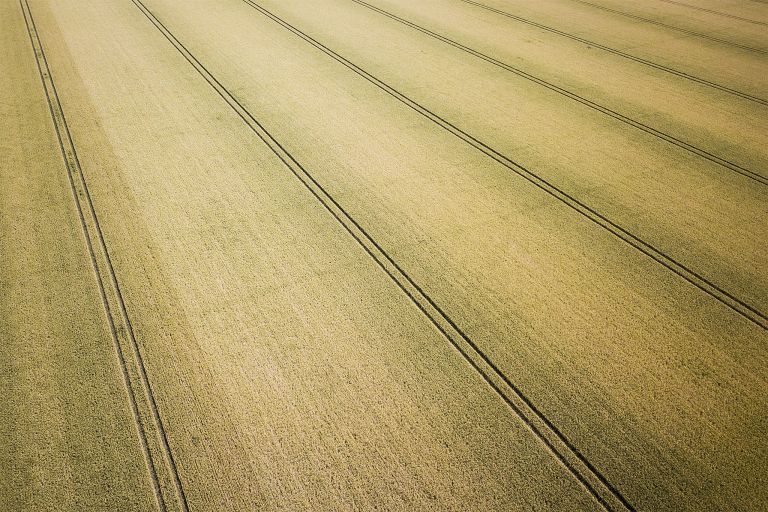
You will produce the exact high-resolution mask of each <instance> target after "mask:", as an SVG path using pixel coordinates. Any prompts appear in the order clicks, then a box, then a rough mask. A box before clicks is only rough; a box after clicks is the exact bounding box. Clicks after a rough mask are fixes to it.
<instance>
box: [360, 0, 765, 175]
mask: <svg viewBox="0 0 768 512" xmlns="http://www.w3.org/2000/svg"><path fill="white" fill-rule="evenodd" d="M351 1H352V2H355V3H356V4H359V5H361V6H363V7H366V8H368V9H371V10H372V11H374V12H377V13H379V14H381V15H383V16H386V17H388V18H390V19H392V20H394V21H397V22H398V23H401V24H403V25H405V26H407V27H411V28H413V29H415V30H418V31H419V32H422V33H424V34H426V35H428V36H430V37H432V38H434V39H437V40H439V41H442V42H444V43H446V44H448V45H450V46H453V47H454V48H457V49H459V50H461V51H463V52H465V53H468V54H470V55H472V56H474V57H477V58H478V59H482V60H484V61H485V62H488V63H489V64H492V65H494V66H497V67H499V68H501V69H504V70H505V71H509V72H510V73H513V74H515V75H517V76H519V77H521V78H524V79H526V80H528V81H530V82H533V83H535V84H537V85H540V86H542V87H546V88H547V89H549V90H551V91H554V92H556V93H557V94H560V95H561V96H565V97H566V98H569V99H571V100H573V101H577V102H579V103H581V104H582V105H585V106H587V107H589V108H591V109H593V110H596V111H598V112H600V113H602V114H605V115H607V116H609V117H612V118H613V119H616V120H618V121H621V122H622V123H624V124H627V125H629V126H632V127H633V128H637V129H638V130H641V131H643V132H645V133H648V134H650V135H652V136H654V137H656V138H658V139H661V140H663V141H665V142H668V143H669V144H672V145H675V146H677V147H679V148H681V149H684V150H685V151H688V152H689V153H693V154H694V155H696V156H698V157H701V158H704V159H706V160H709V161H710V162H713V163H715V164H717V165H719V166H721V167H725V168H726V169H728V170H731V171H733V172H736V173H738V174H741V175H742V176H746V177H747V178H750V179H752V180H754V181H757V182H758V183H762V184H763V185H768V177H766V176H763V175H761V174H759V173H757V172H754V171H751V170H749V169H747V168H745V167H742V166H740V165H738V164H736V163H734V162H731V161H729V160H726V159H725V158H722V157H719V156H717V155H714V154H712V153H710V152H709V151H707V150H704V149H701V148H699V147H697V146H695V145H693V144H689V143H688V142H685V141H683V140H681V139H678V138H677V137H674V136H672V135H669V134H667V133H664V132H662V131H660V130H657V129H655V128H653V127H651V126H648V125H646V124H643V123H641V122H640V121H636V120H634V119H632V118H630V117H627V116H625V115H623V114H621V113H619V112H617V111H615V110H613V109H611V108H608V107H606V106H604V105H600V104H599V103H596V102H594V101H592V100H589V99H587V98H585V97H583V96H580V95H578V94H576V93H574V92H571V91H569V90H567V89H564V88H562V87H559V86H557V85H555V84H553V83H551V82H547V81H546V80H544V79H542V78H539V77H537V76H535V75H531V74H530V73H527V72H526V71H523V70H522V69H520V68H516V67H514V66H512V65H510V64H507V63H505V62H503V61H500V60H498V59H495V58H493V57H491V56H490V55H487V54H485V53H482V52H479V51H477V50H475V49H474V48H470V47H469V46H465V45H463V44H461V43H459V42H457V41H454V40H453V39H450V38H448V37H446V36H444V35H442V34H438V33H437V32H433V31H431V30H429V29H427V28H424V27H422V26H421V25H418V24H416V23H413V22H412V21H409V20H407V19H405V18H401V17H400V16H397V15H395V14H393V13H391V12H389V11H385V10H384V9H381V8H379V7H376V6H375V5H372V4H369V3H368V2H365V1H363V0H351Z"/></svg>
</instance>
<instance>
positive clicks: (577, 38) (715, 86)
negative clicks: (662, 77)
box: [460, 0, 768, 106]
mask: <svg viewBox="0 0 768 512" xmlns="http://www.w3.org/2000/svg"><path fill="white" fill-rule="evenodd" d="M460 1H462V2H464V3H467V4H470V5H474V6H475V7H478V8H480V9H485V10H487V11H490V12H493V13H495V14H498V15H500V16H505V17H507V18H510V19H513V20H515V21H519V22H520V23H525V24H526V25H530V26H532V27H536V28H538V29H541V30H544V31H546V32H551V33H552V34H557V35H559V36H562V37H566V38H568V39H572V40H573V41H578V42H580V43H583V44H585V45H587V46H591V47H594V48H598V49H600V50H603V51H605V52H608V53H612V54H614V55H618V56H619V57H623V58H625V59H629V60H632V61H635V62H638V63H640V64H643V65H646V66H649V67H652V68H654V69H658V70H659V71H664V72H666V73H670V74H672V75H675V76H677V77H680V78H684V79H686V80H690V81H692V82H696V83H698V84H701V85H704V86H707V87H711V88H713V89H717V90H719V91H722V92H725V93H728V94H733V95H734V96H738V97H740V98H742V99H745V100H748V101H754V102H755V103H759V104H761V105H765V106H768V99H765V98H760V97H758V96H754V95H752V94H748V93H745V92H742V91H739V90H736V89H732V88H730V87H727V86H725V85H721V84H718V83H716V82H712V81H711V80H707V79H705V78H701V77H698V76H695V75H691V74H689V73H686V72H685V71H680V70H677V69H674V68H671V67H669V66H665V65H664V64H659V63H658V62H654V61H651V60H648V59H643V58H641V57H638V56H636V55H632V54H630V53H626V52H623V51H621V50H618V49H616V48H612V47H610V46H606V45H603V44H600V43H598V42H595V41H592V40H590V39H585V38H583V37H580V36H577V35H575V34H571V33H569V32H564V31H562V30H559V29H556V28H554V27H550V26H548V25H544V24H542V23H538V22H536V21H533V20H529V19H527V18H523V17H521V16H517V15H516V14H512V13H510V12H507V11H502V10H501V9H496V8H495V7H491V6H489V5H486V4H482V3H480V2H475V1H474V0H460Z"/></svg>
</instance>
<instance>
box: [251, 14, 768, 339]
mask: <svg viewBox="0 0 768 512" xmlns="http://www.w3.org/2000/svg"><path fill="white" fill-rule="evenodd" d="M243 1H244V2H245V3H246V4H248V5H250V6H251V7H253V8H254V9H256V10H257V11H259V12H260V13H261V14H263V15H264V16H266V17H268V18H269V19H271V20H272V21H274V22H276V23H278V24H279V25H281V26H282V27H283V28H285V29H287V30H289V31H290V32H292V33H293V34H295V35H296V36H298V37H300V38H301V39H303V40H304V41H306V42H307V43H309V44H311V45H312V46H314V47H315V48H317V49H318V50H320V51H321V52H323V53H325V54H326V55H328V56H329V57H331V58H333V59H334V60H336V61H337V62H339V63H340V64H342V65H343V66H345V67H347V68H348V69H350V70H352V71H354V72H355V73H356V74H358V75H360V76H361V77H362V78H364V79H366V80H367V81H369V82H370V83H372V84H373V85H375V86H376V87H378V88H379V89H381V90H383V91H384V92H386V93H387V94H389V95H390V96H392V97H394V98H395V99H397V100H398V101H400V102H401V103H403V104H405V105H407V106H408V107H410V108H411V109H413V110H415V111H416V112H418V113H419V114H421V115H422V116H424V117H426V118H427V119H429V120H430V121H432V122H433V123H435V124H437V125H438V126H440V127H442V128H443V129H445V130H446V131H448V132H450V133H451V134H453V135H455V136H456V137H458V138H459V139H461V140H463V141H464V142H465V143H467V144H469V145H470V146H472V147H474V148H475V149H477V150H478V151H480V152H482V153H484V154H485V155H487V156H488V157H490V158H492V159H493V160H495V161H496V162H498V163H500V164H501V165H503V166H504V167H506V168H507V169H509V170H510V171H512V172H514V173H515V174H517V175H518V176H520V177H522V178H524V179H525V180H527V181H529V182H530V183H532V184H533V185H535V186H536V187H538V188H539V189H541V190H543V191H544V192H546V193H547V194H549V195H550V196H552V197H554V198H555V199H557V200H558V201H560V202H562V203H564V204H565V205H567V206H568V207H570V208H571V209H573V210H575V211H576V212H578V213H579V214H581V215H583V216H584V217H586V218H587V219H589V220H591V221H592V222H594V223H595V224H597V225H598V226H600V227H602V228H604V229H605V230H607V231H609V232H610V233H612V234H613V235H615V236H616V237H618V238H620V239H621V240H622V241H623V242H625V243H627V244H629V245H631V246H632V247H634V248H635V249H637V250H638V251H640V252H642V253H643V254H645V255H646V256H648V257H649V258H651V259H653V260H654V261H656V262H657V263H659V264H661V265H662V266H664V267H665V268H667V269H668V270H670V271H672V272H674V273H675V274H677V275H678V276H680V277H681V278H683V279H685V280H686V281H688V282H689V283H691V284H692V285H694V286H695V287H697V288H699V289H700V290H701V291H703V292H705V293H707V294H708V295H710V296H711V297H713V298H715V299H716V300H718V301H720V302H721V303H723V304H724V305H726V306H728V307H729V308H731V309H732V310H734V311H735V312H737V313H739V314H740V315H741V316H743V317H744V318H746V319H748V320H750V321H751V322H753V323H755V324H756V325H758V326H760V327H762V328H763V329H766V330H768V316H767V315H766V314H765V313H763V312H762V311H759V310H758V309H757V308H755V307H754V306H751V305H750V304H747V303H746V302H744V301H742V300H741V299H739V298H738V297H736V296H734V295H733V294H731V293H729V292H728V291H726V290H724V289H723V288H721V287H719V286H718V285H716V284H714V283H713V282H712V281H710V280H709V279H707V278H706V277H704V276H702V275H700V274H698V273H697V272H695V271H694V270H692V269H690V268H688V267H686V266H685V265H683V264H682V263H679V262H678V261H676V260H675V259H673V258H672V257H670V256H668V255H667V254H665V253H664V252H663V251H661V250H659V249H656V248H655V247H654V246H652V245H651V244H649V243H648V242H646V241H644V240H643V239H641V238H640V237H638V236H636V235H634V234H633V233H631V232H629V231H627V230H626V229H624V228H622V227H621V226H620V225H618V224H617V223H615V222H614V221H612V220H611V219H609V218H608V217H606V216H604V215H603V214H601V213H600V212H598V211H597V210H595V209H594V208H592V207H590V206H588V205H587V204H585V203H583V202H581V201H580V200H579V199H577V198H576V197H574V196H572V195H570V194H569V193H567V192H565V191H563V190H561V189H560V188H558V187H557V186H556V185H554V184H552V183H550V182H549V181H547V180H545V179H544V178H541V177H540V176H538V175H537V174H536V173H534V172H533V171H531V170H529V169H527V168H526V167H524V166H522V165H520V164H518V163H517V162H515V161H513V160H512V159H510V158H509V157H507V156H506V155H504V154H502V153H501V152H499V151H497V150H495V149H493V148H492V147H490V146H488V145H486V144H484V143H483V142H482V141H480V140H478V139H477V138H475V137H474V136H472V135H470V134H469V133H467V132H465V131H463V130H462V129H461V128H459V127H457V126H455V125H453V124H452V123H450V122H449V121H446V120H445V119H443V118H442V117H440V116H438V115H437V114H435V113H434V112H432V111H430V110H429V109H427V108H426V107H424V106H422V105H420V104H419V103H417V102H415V101H414V100H412V99H410V98H409V97H407V96H405V95H404V94H402V93H401V92H399V91H398V90H396V89H395V88H393V87H391V86H390V85H388V84H386V83H385V82H383V81H381V80H379V79H378V78H376V77H375V76H373V75H371V74H370V73H368V72H367V71H365V70H364V69H362V68H360V67H359V66H357V65H356V64H354V63H353V62H351V61H349V60H347V59H346V58H344V57H342V56H341V55H339V54H338V53H336V52H334V51H333V50H331V49H330V48H328V47H327V46H325V45H323V44H322V43H320V42H319V41H317V40H316V39H313V38H312V37H310V36H309V35H307V34H305V33H304V32H302V31H301V30H299V29H297V28H296V27H294V26H293V25H291V24H289V23H288V22H286V21H284V20H283V19H281V18H279V17H277V16H275V15H274V14H272V13H271V12H269V11H268V10H266V9H265V8H263V7H261V6H260V5H258V4H256V3H255V2H254V1H253V0H243Z"/></svg>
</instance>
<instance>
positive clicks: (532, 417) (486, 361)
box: [132, 0, 635, 511]
mask: <svg viewBox="0 0 768 512" xmlns="http://www.w3.org/2000/svg"><path fill="white" fill-rule="evenodd" d="M132 1H133V3H134V4H135V5H136V6H137V7H138V8H139V9H140V10H141V12H142V13H144V15H145V16H146V17H147V18H148V19H149V21H150V22H151V23H152V24H153V25H154V26H155V27H156V28H157V29H158V30H159V31H160V32H161V33H162V34H163V35H164V36H165V38H166V39H168V41H169V42H170V43H171V44H172V45H173V46H174V47H175V48H176V49H177V50H178V51H179V53H181V55H182V56H183V57H184V58H185V59H186V60H187V61H188V62H189V63H190V64H191V65H192V67H194V68H195V70H196V71H197V72H198V73H199V74H200V75H201V76H202V77H203V78H204V79H205V80H206V81H207V82H208V84H209V85H210V86H211V87H212V88H213V89H214V90H215V91H216V92H217V93H218V94H219V95H220V96H221V97H222V98H223V99H224V101H226V103H227V104H228V105H229V106H230V107H231V108H232V109H233V110H234V111H235V112H236V113H237V115H238V116H240V118H241V119H242V120H243V121H244V122H245V123H246V124H247V125H248V127H249V128H250V129H251V130H252V131H253V132H254V133H255V134H256V135H257V136H258V137H259V139H261V141H262V142H264V144H266V145H267V147H269V149H270V150H271V151H272V152H273V153H274V154H275V155H276V156H277V157H278V158H279V159H280V160H281V161H282V162H283V164H284V165H285V166H286V167H287V168H288V169H289V170H290V171H291V173H292V174H293V175H294V176H295V177H296V178H297V179H298V180H299V181H300V182H301V183H302V185H304V187H305V188H307V190H308V191H309V192H310V193H311V194H312V195H313V196H314V197H315V198H316V199H317V200H318V201H319V202H320V204H321V205H322V206H323V207H324V208H325V209H326V210H327V211H328V213H330V214H331V215H332V216H333V217H334V218H335V219H336V220H337V221H338V222H339V224H341V226H342V227H343V228H344V229H345V230H346V231H347V232H348V233H349V234H350V235H351V236H352V237H353V238H354V239H355V241H356V242H357V243H358V244H359V245H360V246H361V247H362V248H363V249H364V250H365V252H367V253H368V255H369V256H370V257H371V258H372V259H373V260H374V262H375V263H376V264H377V265H378V266H379V267H380V268H381V269H382V270H383V271H384V272H385V273H386V274H387V275H388V276H389V277H390V278H391V279H392V280H393V281H394V283H395V284H396V285H397V286H398V287H399V288H400V289H401V290H402V291H403V293H404V294H405V295H406V296H407V297H408V298H410V300H411V301H412V302H413V303H414V305H415V306H416V307H417V308H418V309H419V310H420V311H421V312H422V313H423V314H424V315H425V316H426V317H427V319H428V320H429V321H430V322H432V324H433V325H434V326H435V327H436V328H437V329H438V330H439V331H440V332H441V333H442V334H443V335H444V336H445V337H446V339H447V340H448V341H449V342H450V343H451V344H452V345H453V346H454V347H455V348H456V350H457V351H458V352H459V353H460V354H461V355H462V356H463V357H464V359H465V360H466V361H467V362H468V363H469V364H470V365H471V366H472V367H473V368H474V369H475V370H476V371H477V372H478V373H479V374H480V376H481V377H482V378H483V379H484V380H485V381H486V382H487V383H488V385H489V386H490V387H491V388H492V389H494V390H495V391H496V393H497V394H498V395H499V396H500V398H501V399H502V400H504V402H505V403H507V404H508V405H509V407H510V408H511V409H512V410H513V411H514V412H515V414H517V416H518V417H520V419H521V420H522V421H523V422H524V423H525V424H526V425H527V427H528V428H529V429H530V430H531V431H532V432H533V433H534V434H535V435H536V436H537V437H538V438H539V439H540V440H541V441H542V442H543V443H544V445H545V446H546V447H547V448H548V449H549V450H550V452H551V453H552V454H553V455H554V456H555V457H556V458H557V460H559V461H560V462H561V463H562V464H563V465H564V466H565V467H566V468H567V469H568V470H569V471H570V472H571V473H572V474H573V476H574V477H575V478H576V479H577V480H578V481H579V482H580V483H581V484H582V485H583V486H584V487H585V488H586V489H587V490H588V491H589V492H590V494H591V495H592V496H593V497H594V498H595V499H596V500H597V501H598V502H599V503H600V504H601V505H602V506H603V507H604V508H605V509H607V510H631V511H634V510H635V509H634V508H633V507H632V505H630V504H629V503H628V502H627V501H626V499H625V498H624V497H623V496H622V495H621V493H620V492H619V491H618V490H616V489H615V488H614V487H613V486H612V485H611V484H610V482H608V480H606V479H605V477H604V476H603V475H602V474H601V473H600V472H599V471H598V470H597V469H596V468H595V467H594V466H593V465H592V464H591V463H590V462H589V461H588V460H587V459H586V457H585V456H584V455H583V454H581V452H579V450H578V449H577V448H576V447H575V446H574V445H573V444H572V443H571V442H570V440H568V438H567V437H566V436H565V435H564V434H562V432H560V431H559V430H558V429H557V427H556V426H555V425H554V424H552V422H551V421H550V420H549V419H547V418H546V417H545V416H544V415H543V414H542V413H541V411H539V410H538V409H537V408H536V406H535V405H534V404H533V403H532V402H531V401H530V400H529V399H528V398H527V397H526V396H525V395H524V394H523V393H522V392H521V391H520V390H519V389H518V388H517V387H516V386H515V385H514V384H513V383H512V382H511V381H510V380H509V379H508V378H507V377H506V376H505V375H504V374H503V373H502V372H501V371H500V370H499V369H498V368H497V367H496V366H495V364H494V363H493V362H492V361H491V359H490V358H489V357H488V356H486V355H485V354H484V353H483V352H482V351H481V350H480V348H479V347H478V346H477V345H476V344H475V343H474V342H473V341H472V340H471V339H470V338H469V337H468V336H467V335H466V334H465V333H464V332H463V331H461V329H460V328H459V327H458V326H457V325H456V324H455V323H454V322H453V321H452V320H451V319H450V318H449V317H448V316H447V315H446V314H445V312H443V311H442V309H440V307H439V306H438V305H437V304H436V303H435V302H434V301H433V300H432V299H431V298H430V297H429V296H428V295H427V294H426V293H425V292H424V291H423V290H422V289H421V288H420V287H419V285H418V284H416V282H415V281H413V280H412V279H411V277H410V276H408V274H406V273H405V271H404V270H403V269H402V268H400V266H399V265H398V264H397V263H396V262H395V261H394V260H393V259H392V258H391V257H390V256H389V255H388V254H387V253H386V252H385V251H384V249H383V248H382V247H381V246H380V245H379V244H378V243H377V242H376V241H375V240H374V239H373V238H372V237H371V236H370V235H369V234H368V233H367V232H366V231H365V230H364V229H363V227H362V226H360V224H358V223H357V221H356V220H355V219H354V218H352V217H351V216H350V215H349V214H348V213H347V212H346V210H344V208H343V207H342V206H341V205H340V204H339V203H338V202H337V201H336V200H335V199H334V198H333V197H332V196H331V195H330V194H329V193H328V192H327V191H326V190H325V189H324V188H323V186H322V185H321V184H320V183H319V182H317V181H316V180H315V178H314V177H313V176H312V175H311V174H310V173H309V172H308V171H307V170H306V169H305V168H304V167H303V166H302V165H301V164H300V163H299V162H298V161H297V160H296V159H295V158H294V157H293V156H292V155H291V154H290V153H288V151H287V150H286V149H285V148H284V147H283V146H282V145H281V144H280V143H279V142H278V141H277V140H276V139H275V138H274V137H273V136H272V135H271V134H270V133H269V132H268V131H267V130H266V129H265V128H264V126H262V125H261V123H259V121H257V120H256V118H254V117H253V115H252V114H251V113H250V112H249V111H248V110H247V109H246V108H245V107H244V106H243V105H242V104H241V103H240V102H239V101H238V100H237V99H236V98H235V97H234V96H233V95H232V94H231V93H230V92H229V90H228V89H227V88H225V87H224V86H223V85H222V84H221V82H219V81H218V79H217V78H216V77H215V76H213V75H212V74H211V73H210V72H209V71H208V69H207V68H206V67H205V66H204V65H203V64H202V63H201V62H200V61H199V60H197V58H196V57H195V56H194V55H193V54H192V53H191V52H190V51H189V50H188V49H187V48H186V47H185V46H184V44H183V43H181V42H180V41H179V40H178V39H177V38H176V36H174V35H173V33H171V32H170V31H169V30H168V28H167V27H166V26H165V25H164V24H163V23H162V22H161V21H160V20H159V19H158V18H157V17H155V15H154V14H153V13H152V12H151V11H150V10H149V9H148V8H147V7H146V6H145V5H144V4H143V3H142V2H141V0H132Z"/></svg>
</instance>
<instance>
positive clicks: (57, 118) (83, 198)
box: [20, 0, 189, 512]
mask: <svg viewBox="0 0 768 512" xmlns="http://www.w3.org/2000/svg"><path fill="white" fill-rule="evenodd" d="M20 4H21V9H22V11H23V13H24V20H25V22H26V24H27V30H28V32H29V38H30V41H31V43H32V48H33V50H34V54H35V60H36V63H37V69H38V71H39V73H40V79H41V81H42V83H43V88H44V90H45V94H46V99H47V101H48V107H49V110H50V113H51V119H52V121H53V125H54V127H55V131H56V136H57V139H58V142H59V147H60V150H61V153H62V157H63V158H64V162H65V166H66V169H67V177H68V179H69V185H70V188H71V190H72V194H73V196H74V200H75V205H76V207H77V211H78V216H79V219H80V226H81V228H82V230H83V235H84V238H85V243H86V246H87V248H88V253H89V256H90V258H91V264H92V266H93V269H94V272H95V274H96V278H97V279H96V281H97V285H98V289H99V294H100V297H101V300H102V303H103V306H104V310H105V313H106V316H107V321H108V323H109V328H110V332H111V334H112V339H113V341H114V344H115V350H116V352H117V357H118V361H119V364H120V369H121V373H122V377H123V383H124V384H125V386H126V391H127V393H128V398H129V402H130V406H131V412H132V414H133V418H134V421H135V423H136V428H137V430H138V433H139V439H140V443H141V446H142V451H143V453H144V457H145V459H146V463H147V467H148V470H149V473H150V478H151V480H152V486H153V491H154V494H155V498H156V500H157V503H158V506H159V508H160V509H161V510H168V502H167V500H166V499H165V498H164V497H163V492H162V487H161V485H160V479H159V477H158V474H157V462H156V461H155V460H154V458H153V456H152V452H151V450H150V449H149V442H148V439H147V432H146V430H145V426H144V419H143V418H142V415H141V413H140V411H139V406H138V400H137V391H136V390H135V388H134V384H133V383H132V382H131V378H130V373H129V371H128V365H127V363H126V357H125V354H124V352H123V349H122V345H121V343H120V336H121V333H125V334H127V336H128V338H129V342H130V345H131V348H132V351H133V355H134V357H135V361H136V363H137V367H138V372H139V374H140V383H139V386H138V387H143V391H144V395H145V397H146V399H147V400H148V402H149V407H150V410H151V415H152V418H151V420H152V421H153V422H154V426H155V428H156V430H157V431H158V432H159V433H160V435H161V444H162V447H163V451H164V456H165V458H166V461H167V462H168V464H169V471H170V472H171V473H172V476H173V479H174V484H175V486H176V490H177V492H178V493H179V499H180V503H181V508H182V510H183V511H184V512H188V510H189V508H188V505H187V500H186V496H185V494H184V490H183V487H182V485H181V481H180V480H179V476H178V471H177V468H176V463H175V461H174V459H173V454H172V453H171V449H170V445H169V444H168V438H167V435H166V432H165V428H164V426H163V422H162V419H161V418H160V415H159V412H158V409H157V404H156V402H155V398H154V393H153V391H152V388H151V385H150V383H149V378H148V376H147V372H146V368H145V366H144V361H143V358H142V356H141V351H140V349H139V346H138V343H137V342H136V339H135V337H134V334H133V328H132V326H131V324H130V319H129V318H128V313H127V311H126V309H125V303H124V302H123V298H122V294H121V292H120V288H119V285H118V283H117V277H116V275H115V271H114V268H113V266H112V261H111V258H110V256H109V252H108V250H107V246H106V243H105V241H104V236H103V233H102V231H101V226H100V225H99V220H98V217H97V216H96V211H95V210H94V207H93V201H92V200H91V195H90V192H89V190H88V185H87V182H86V179H85V176H84V175H83V171H82V167H81V165H80V161H79V159H78V156H77V151H76V149H75V145H74V142H73V140H72V135H71V132H70V130H69V126H68V124H67V121H66V118H65V116H64V111H63V108H62V106H61V102H60V100H59V95H58V92H57V91H56V85H55V83H54V81H53V76H52V74H51V71H50V68H49V66H48V61H47V59H46V57H45V52H44V50H43V45H42V42H41V41H40V37H39V34H38V31H37V27H36V25H35V22H34V19H33V17H32V12H31V10H30V7H29V4H28V2H27V0H20ZM83 203H85V205H86V207H85V208H83ZM89 225H91V226H92V229H89V227H88V226H89ZM94 233H95V234H94ZM97 251H99V252H100V254H101V256H102V258H103V259H104V260H105V262H106V265H105V268H102V267H101V266H100V265H99V263H98V259H99V258H98V257H97V254H96V253H97ZM105 273H106V274H107V275H106V276H105V275H104V274H105ZM105 283H107V284H105ZM109 286H111V287H112V290H111V291H112V293H113V294H114V296H115V297H116V299H117V300H116V302H117V304H116V307H113V306H112V305H110V300H109V298H108V292H107V287H109ZM115 309H117V310H119V315H120V316H119V317H118V318H117V319H115V318H114V317H113V311H114V310H115Z"/></svg>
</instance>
